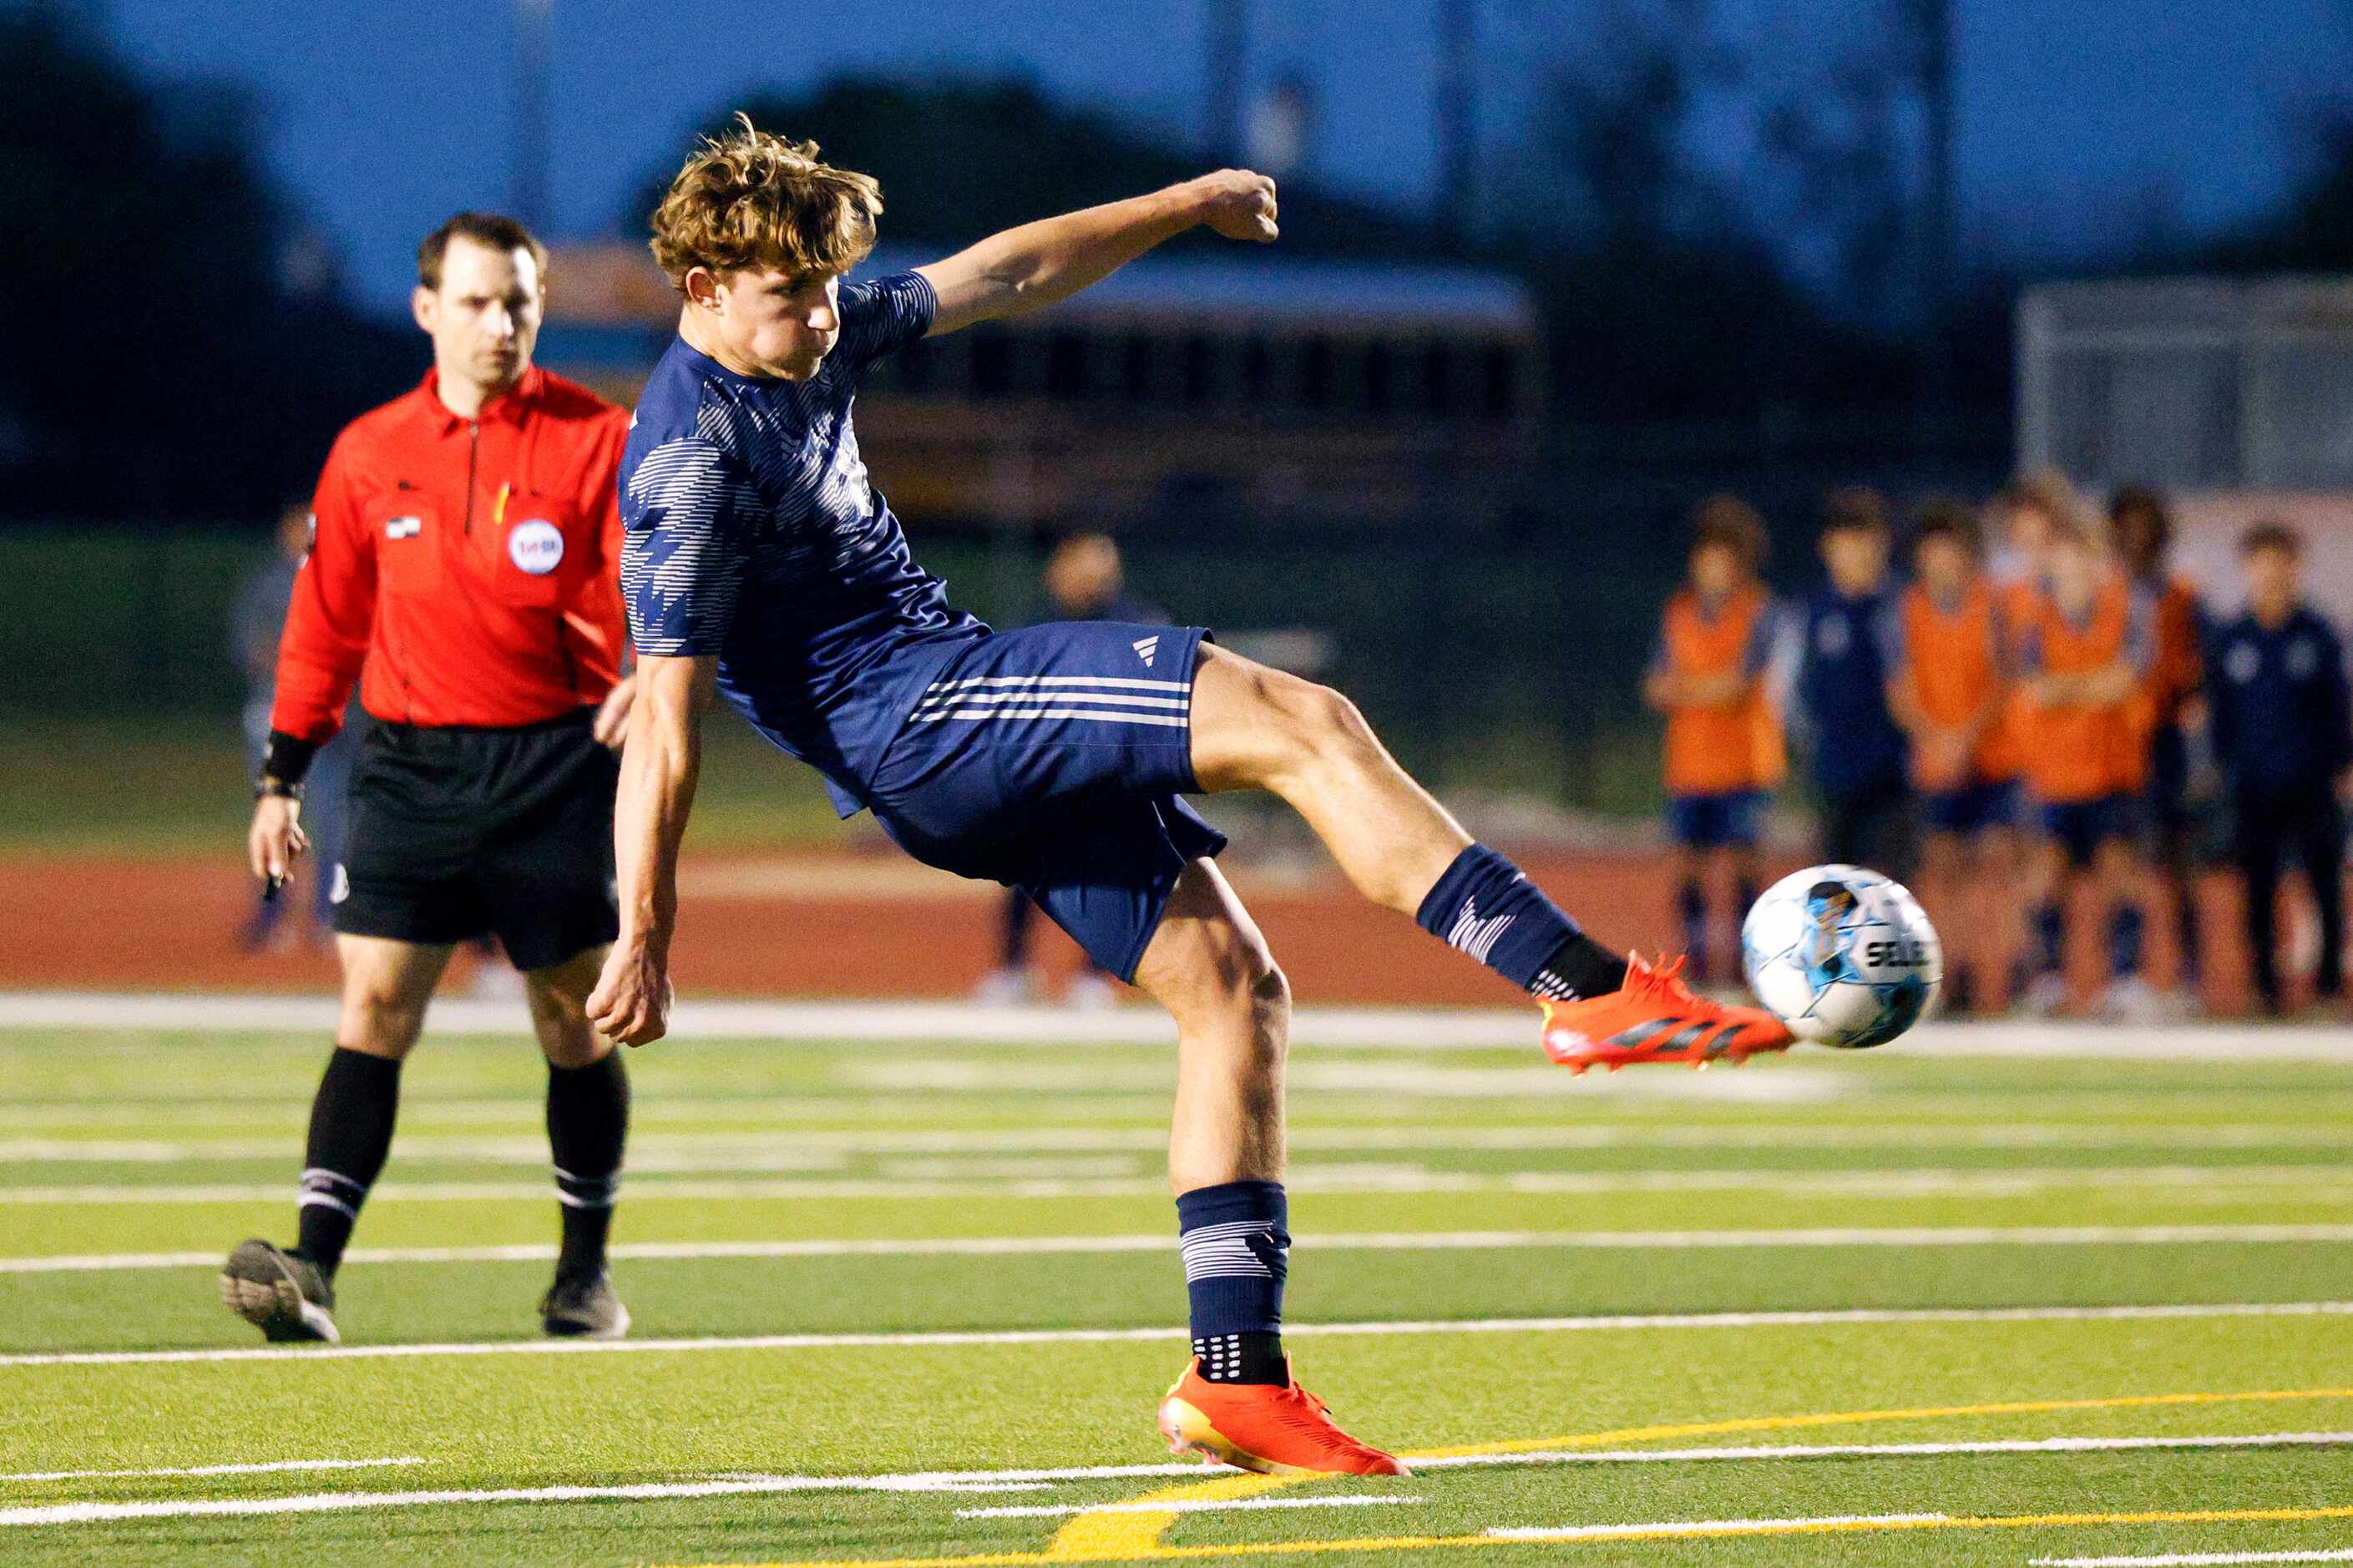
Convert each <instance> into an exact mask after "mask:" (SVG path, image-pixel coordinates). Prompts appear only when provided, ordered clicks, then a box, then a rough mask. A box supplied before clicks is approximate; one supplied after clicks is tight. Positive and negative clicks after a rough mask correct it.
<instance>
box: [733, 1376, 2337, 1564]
mask: <svg viewBox="0 0 2353 1568" xmlns="http://www.w3.org/2000/svg"><path fill="white" fill-rule="evenodd" d="M2295 1399H2353V1388H2274V1389H2254V1390H2249V1391H2245V1392H2241V1393H2233V1394H2120V1395H2115V1396H2111V1397H2108V1398H2103V1399H2021V1400H2006V1401H2003V1402H2001V1403H1999V1404H1990V1405H1916V1406H1912V1407H1908V1408H1905V1409H1897V1410H1838V1411H1823V1412H1818V1413H1816V1414H1813V1415H1754V1416H1746V1417H1743V1418H1740V1419H1737V1420H1731V1421H1701V1422H1686V1423H1682V1424H1679V1425H1673V1426H1622V1427H1620V1428H1618V1429H1616V1430H1615V1431H1609V1432H1588V1433H1582V1434H1579V1435H1577V1436H1567V1437H1518V1438H1512V1439H1508V1440H1506V1441H1504V1442H1499V1443H1470V1444H1462V1445H1459V1446H1456V1447H1446V1448H1423V1449H1419V1450H1417V1451H1415V1452H1413V1453H1409V1454H1405V1455H1401V1456H1400V1458H1404V1459H1406V1460H1407V1461H1409V1462H1410V1461H1412V1460H1414V1459H1451V1458H1470V1457H1472V1456H1475V1455H1481V1454H1514V1453H1523V1454H1524V1453H1536V1452H1542V1451H1545V1450H1547V1449H1555V1448H1599V1447H1609V1446H1612V1445H1615V1444H1620V1443H1640V1442H1654V1441H1666V1440H1669V1439H1672V1438H1678V1437H1704V1436H1724V1435H1725V1434H1729V1433H1736V1432H1786V1431H1789V1430H1792V1429H1795V1428H1799V1427H1807V1426H1858V1425H1861V1424H1863V1423H1866V1422H1883V1421H1926V1420H1940V1419H1952V1418H1956V1417H1961V1416H1970V1415H2048V1414H2051V1413H2052V1412H2054V1411H2063V1410H2124V1409H2146V1408H2149V1407H2152V1406H2160V1405H2228V1404H2253V1403H2274V1402H2278V1401H2283V1400H2295ZM1319 1479H1329V1478H1325V1477H1316V1476H1256V1475H1233V1476H1220V1477H1218V1478H1216V1479H1211V1480H1205V1481H1193V1482H1188V1483H1187V1484H1185V1485H1182V1486H1176V1487H1169V1488H1166V1489H1161V1490H1158V1491H1153V1492H1147V1493H1145V1495H1144V1496H1143V1497H1140V1498H1136V1499H1134V1500H1133V1501H1135V1502H1180V1501H1211V1500H1215V1501H1223V1500H1229V1499H1233V1498H1242V1497H1251V1496H1255V1495H1257V1494H1259V1493H1261V1492H1269V1491H1273V1490H1276V1489H1280V1488H1282V1487H1288V1486H1297V1485H1300V1484H1301V1483H1303V1482H1305V1481H1311V1480H1319ZM1179 1517H1180V1516H1179V1515H1178V1514H1176V1512H1174V1511H1173V1510H1172V1511H1170V1512H1166V1513H1116V1514H1114V1513H1103V1514H1081V1515H1080V1516H1079V1517H1078V1518H1076V1519H1073V1520H1072V1521H1071V1522H1070V1523H1068V1524H1066V1525H1064V1526H1063V1527H1062V1528H1061V1529H1060V1531H1057V1532H1056V1534H1055V1536H1054V1539H1053V1541H1052V1542H1050V1543H1049V1544H1048V1546H1047V1548H1046V1550H1044V1551H1043V1552H982V1553H979V1554H977V1555H973V1556H964V1557H893V1558H857V1557H848V1558H844V1557H834V1558H822V1559H817V1560H814V1561H809V1562H803V1563H763V1564H759V1565H757V1568H843V1565H844V1564H855V1568H1042V1565H1046V1564H1056V1563H1108V1562H1155V1561H1168V1560H1175V1559H1190V1558H1200V1557H1241V1556H1266V1555H1271V1554H1276V1553H1282V1552H1398V1551H1405V1550H1408V1549H1413V1548H1421V1547H1441V1546H1510V1545H1526V1544H1528V1542H1526V1541H1525V1540H1518V1541H1515V1540H1514V1539H1513V1538H1511V1537H1508V1536H1488V1535H1461V1536H1382V1537H1375V1538H1366V1539H1360V1540H1354V1541H1291V1542H1240V1543H1235V1544H1229V1545H1223V1546H1169V1545H1165V1544H1163V1543H1162V1542H1161V1540H1160V1537H1161V1535H1162V1534H1163V1532H1165V1531H1166V1530H1167V1529H1168V1528H1169V1526H1171V1525H1173V1524H1175V1523H1176V1521H1177V1519H1178V1518H1179ZM2344 1518H2353V1507H2346V1508H2323V1509H2285V1510H2263V1509H2256V1510H2221V1511H2215V1510H2205V1511H2194V1512H2182V1513H2145V1514H2124V1513H2116V1514H2021V1515H2010V1516H2001V1517H1993V1518H1978V1519H1972V1518H1966V1517H1962V1518H1955V1519H1951V1520H1939V1521H1915V1522H1911V1523H1905V1524H1890V1523H1875V1522H1873V1521H1853V1522H1839V1523H1811V1524H1808V1523H1802V1522H1799V1521H1790V1522H1788V1523H1776V1522H1774V1521H1757V1522H1755V1523H1753V1524H1750V1525H1744V1526H1741V1527H1738V1528H1736V1529H1725V1528H1723V1527H1721V1526H1709V1525H1705V1524H1700V1523H1677V1524H1662V1525H1660V1526H1659V1527H1658V1528H1657V1529H1656V1530H1655V1531H1632V1532H1629V1533H1625V1534H1620V1535H1615V1536H1610V1537H1608V1538H1607V1539H1609V1540H1614V1541H1630V1540H1669V1539H1682V1538H1685V1537H1697V1536H1704V1535H1715V1536H1731V1535H1788V1534H1826V1533H1830V1532H1831V1531H1858V1530H1898V1529H1903V1530H1926V1529H1935V1530H1998V1529H2008V1530H2015V1529H2022V1528H2025V1527H2028V1526H2032V1525H2066V1524H2195V1523H2211V1522H2219V1521H2259V1520H2274V1521H2281V1520H2285V1521H2294V1520H2315V1519H2344ZM1550 1544H1554V1545H1563V1546H1574V1545H1577V1544H1579V1542H1576V1541H1574V1540H1571V1541H1563V1542H1551V1543H1550ZM703 1568H723V1565H721V1564H704V1565H703Z"/></svg>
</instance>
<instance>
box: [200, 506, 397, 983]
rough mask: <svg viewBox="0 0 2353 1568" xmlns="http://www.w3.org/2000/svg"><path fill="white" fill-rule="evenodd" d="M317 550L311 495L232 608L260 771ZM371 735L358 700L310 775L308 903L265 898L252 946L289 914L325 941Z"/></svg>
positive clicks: (287, 517)
mask: <svg viewBox="0 0 2353 1568" xmlns="http://www.w3.org/2000/svg"><path fill="white" fill-rule="evenodd" d="M310 549H311V503H310V501H309V500H307V499H306V500H301V501H296V502H292V503H290V504H289V505H288V506H287V507H286V508H285V509H284V510H282V511H280V513H279V514H278V527H277V530H276V531H275V532H274V533H273V534H272V535H271V538H270V542H269V552H268V553H267V554H266V555H265V556H264V557H263V558H262V559H261V560H260V561H259V563H256V564H255V566H254V568H253V570H252V571H251V572H250V573H248V574H247V575H246V579H245V585H244V587H242V588H241V589H239V590H238V592H237V605H236V607H235V609H233V610H232V611H231V612H230V620H229V644H230V651H231V652H233V653H234V654H235V655H236V656H237V668H239V669H241V670H243V671H244V672H245V691H246V697H245V715H244V717H245V752H246V759H245V760H246V765H247V766H248V767H249V768H251V769H253V770H254V771H255V772H256V773H259V771H260V769H261V756H262V752H263V750H264V749H265V748H266V747H267V746H268V745H269V710H270V705H271V703H272V702H273V701H275V700H276V698H277V692H278V643H279V639H280V637H283V636H284V635H285V631H286V606H287V605H288V603H289V602H290V600H291V599H292V598H293V596H294V576H295V574H296V573H297V572H298V571H300V570H301V565H302V557H303V556H304V555H306V554H308V553H309V552H310ZM366 732H367V715H366V714H365V713H364V712H363V711H362V710H361V709H360V706H359V704H358V703H356V702H354V703H352V704H351V705H350V706H349V707H348V708H347V709H346V710H344V713H343V729H342V730H341V731H338V732H337V733H336V736H335V738H334V739H333V740H332V741H330V742H327V743H326V744H325V745H323V746H322V747H320V748H319V752H318V755H317V756H315V757H313V758H312V759H311V771H310V773H309V774H307V775H306V776H305V778H304V780H303V796H304V802H303V803H304V805H306V807H307V808H308V809H307V810H306V811H305V812H304V813H303V816H304V819H305V820H304V822H303V824H302V828H303V832H304V833H305V834H306V835H307V836H308V837H309V838H310V840H311V847H312V850H313V851H314V860H313V869H312V871H311V897H310V899H309V900H308V902H307V903H305V902H303V901H302V900H296V899H293V898H291V897H281V898H275V899H266V900H263V901H262V902H261V904H260V906H259V908H258V909H257V910H255V912H254V915H253V918H252V919H251V921H249V922H248V924H247V926H246V928H245V930H244V931H242V932H241V933H240V937H241V940H242V942H243V943H244V945H245V946H246V947H248V948H259V947H262V946H264V945H267V944H268V943H269V942H271V941H272V940H273V939H274V938H275V937H276V936H277V934H278V932H279V931H280V929H281V928H282V927H283V926H284V923H285V921H287V920H288V919H289V918H290V917H291V918H292V920H293V921H294V923H295V925H296V926H297V927H298V928H300V931H299V934H300V936H301V940H302V941H303V942H305V943H308V942H323V941H325V940H326V936H327V933H328V931H331V930H332V916H333V913H334V905H333V904H332V902H331V901H330V900H329V897H328V895H329V894H330V893H331V892H332V891H333V888H334V883H333V879H332V878H331V877H329V876H328V875H327V868H329V867H332V866H335V865H339V864H341V863H342V861H343V824H344V821H345V817H346V803H345V801H344V798H343V797H344V794H345V792H346V791H347V790H348V789H349V787H350V784H351V777H352V756H353V752H356V751H357V750H358V749H359V743H360V738H361V737H362V736H363V735H364V734H365V733H366ZM298 910H299V911H301V912H300V913H296V912H295V911H298Z"/></svg>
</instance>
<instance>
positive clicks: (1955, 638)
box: [1889, 500, 2019, 1012]
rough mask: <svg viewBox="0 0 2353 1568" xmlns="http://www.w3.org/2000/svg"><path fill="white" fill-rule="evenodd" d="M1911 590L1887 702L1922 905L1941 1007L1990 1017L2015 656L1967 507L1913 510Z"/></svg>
mask: <svg viewBox="0 0 2353 1568" xmlns="http://www.w3.org/2000/svg"><path fill="white" fill-rule="evenodd" d="M1912 578H1913V580H1912V585H1911V586H1910V587H1908V588H1906V589H1905V591H1904V595H1903V597H1902V600H1901V604H1900V613H1899V619H1898V626H1899V634H1898V638H1897V653H1896V658H1895V668H1894V675H1893V679H1892V682H1891V685H1890V689H1889V700H1890V702H1891V704H1892V706H1893V708H1894V713H1895V717H1896V721H1897V722H1898V723H1900V724H1902V725H1903V727H1904V729H1905V732H1906V734H1907V735H1908V736H1909V737H1910V740H1911V776H1912V782H1913V784H1915V787H1916V788H1917V789H1918V790H1919V792H1920V806H1921V816H1922V821H1923V826H1924V827H1925V829H1926V835H1925V837H1924V839H1923V843H1922V855H1921V867H1920V880H1921V893H1922V895H1923V899H1924V900H1925V901H1926V903H1927V906H1928V908H1929V909H1930V910H1931V911H1932V912H1934V913H1935V914H1936V918H1937V924H1938V927H1939V929H1940V930H1942V931H1943V932H1944V933H1945V951H1946V970H1945V993H1944V996H1945V999H1944V1003H1943V1005H1944V1007H1945V1008H1946V1010H1947V1011H1962V1012H1966V1011H1969V1010H1972V1009H1975V1008H1987V1009H1996V1008H1999V1007H2000V1006H2001V1005H2003V1002H2004V1001H2005V996H2004V994H2003V992H2004V990H2005V988H2006V981H2007V973H2006V961H2007V959H2008V957H2009V954H2010V951H2011V949H2012V948H2013V947H2014V946H2015V943H2016V927H2017V923H2018V918H2017V909H2018V898H2017V889H2016V887H2015V885H2014V883H2015V879H2016V877H2017V874H2018V842H2017V823H2018V770H2019V757H2018V746H2017V736H2016V734H2015V732H2014V727H2013V726H2012V724H2011V723H2010V718H2009V713H2010V662H2011V661H2010V647H2011V646H2012V645H2011V642H2010V637H2009V635H2008V633H2007V631H2006V629H2005V627H2004V625H2003V619H2002V610H2001V605H2000V596H1999V595H1998V594H1997V592H1996V590H1995V587H1994V584H1992V583H1991V582H1990V581H1989V579H1988V578H1987V576H1986V574H1985V573H1984V571H1983V570H1982V568H1981V565H1980V563H1979V560H1978V520H1977V514H1976V513H1975V512H1973V511H1971V510H1969V508H1968V505H1966V504H1965V503H1963V502H1961V501H1957V500H1936V501H1930V502H1929V503H1927V504H1926V505H1925V506H1923V507H1922V508H1921V509H1920V512H1919V519H1918V521H1917V522H1916V523H1915V525H1914V527H1913V532H1912ZM1947 911H1950V912H1949V913H1948V912H1947Z"/></svg>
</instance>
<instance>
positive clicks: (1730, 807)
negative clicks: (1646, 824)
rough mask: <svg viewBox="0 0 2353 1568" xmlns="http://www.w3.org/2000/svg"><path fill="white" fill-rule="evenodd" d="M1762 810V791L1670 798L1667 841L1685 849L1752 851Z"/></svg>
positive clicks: (1735, 791) (1733, 791) (1739, 790)
mask: <svg viewBox="0 0 2353 1568" xmlns="http://www.w3.org/2000/svg"><path fill="white" fill-rule="evenodd" d="M1764 807H1765V792H1764V791H1763V790H1761V789H1735V790H1726V791H1725V792H1724V793H1723V794H1721V795H1673V796H1671V797H1670V798H1669V799H1668V801H1667V837H1669V838H1671V839H1672V840H1673V841H1674V842H1675V843H1677V844H1680V845H1682V846H1683V847H1685V848H1687V849H1724V848H1729V849H1748V848H1753V847H1755V846H1756V843H1757V833H1758V828H1757V817H1758V816H1759V815H1761V814H1762V812H1763V810H1764Z"/></svg>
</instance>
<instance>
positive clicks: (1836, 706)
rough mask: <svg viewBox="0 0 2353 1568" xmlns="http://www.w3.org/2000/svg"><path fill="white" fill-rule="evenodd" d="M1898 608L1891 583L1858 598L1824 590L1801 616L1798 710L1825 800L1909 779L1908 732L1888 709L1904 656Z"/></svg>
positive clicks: (1807, 606)
mask: <svg viewBox="0 0 2353 1568" xmlns="http://www.w3.org/2000/svg"><path fill="white" fill-rule="evenodd" d="M1898 603H1899V600H1898V598H1897V596H1896V590H1895V589H1894V587H1893V586H1890V587H1888V588H1885V589H1883V590H1882V591H1881V592H1879V593H1876V594H1866V595H1862V596H1861V597H1858V598H1849V597H1848V596H1847V595H1844V594H1841V593H1840V592H1839V591H1838V590H1837V589H1835V588H1825V589H1823V590H1822V591H1821V592H1820V593H1819V594H1817V595H1814V596H1813V598H1812V599H1810V601H1808V602H1807V605H1806V607H1805V611H1804V613H1803V616H1801V617H1800V618H1799V629H1800V633H1801V635H1802V637H1803V638H1804V643H1803V646H1802V647H1800V648H1799V650H1798V668H1797V680H1796V696H1797V701H1798V713H1799V718H1800V719H1801V720H1802V721H1803V727H1804V729H1805V731H1806V732H1807V733H1808V735H1809V736H1810V739H1811V741H1812V747H1813V758H1814V782H1815V783H1816V784H1818V785H1820V788H1821V792H1822V793H1823V794H1824V795H1831V796H1846V795H1859V794H1861V793H1862V792H1863V791H1864V790H1868V789H1873V788H1878V787H1882V786H1884V785H1886V784H1890V783H1894V784H1901V783H1902V782H1903V778H1904V753H1905V739H1904V731H1902V730H1900V729H1898V728H1897V727H1896V724H1895V719H1894V715H1893V714H1891V713H1890V712H1889V711H1888V709H1887V682H1888V679H1889V678H1890V677H1891V676H1892V675H1893V674H1894V670H1895V668H1896V665H1897V664H1898V662H1899V661H1900V659H1901V658H1902V653H1901V644H1902V630H1901V620H1900V617H1899V616H1898V613H1897V605H1898Z"/></svg>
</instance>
